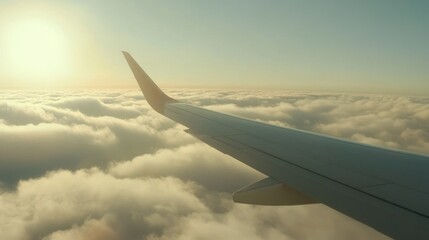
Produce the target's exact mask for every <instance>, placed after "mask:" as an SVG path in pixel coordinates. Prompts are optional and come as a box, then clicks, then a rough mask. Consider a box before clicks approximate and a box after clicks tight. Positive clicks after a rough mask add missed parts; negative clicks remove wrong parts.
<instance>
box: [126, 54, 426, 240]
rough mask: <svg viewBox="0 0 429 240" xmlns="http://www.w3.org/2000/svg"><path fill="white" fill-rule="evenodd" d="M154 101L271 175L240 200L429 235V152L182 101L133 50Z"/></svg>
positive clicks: (138, 74) (398, 233)
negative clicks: (323, 209)
mask: <svg viewBox="0 0 429 240" xmlns="http://www.w3.org/2000/svg"><path fill="white" fill-rule="evenodd" d="M123 53H124V56H125V58H126V60H127V62H128V64H129V66H130V67H131V70H132V72H133V73H134V76H135V78H136V79H137V82H138V83H139V85H140V88H141V90H142V91H143V94H144V95H145V97H146V100H147V101H148V103H149V104H150V105H151V106H152V107H153V109H154V110H156V111H158V112H159V113H161V114H162V115H164V116H166V117H168V118H170V119H172V120H173V121H176V122H178V123H180V124H181V125H184V126H186V127H187V128H189V129H188V130H186V131H187V132H188V133H189V134H191V135H193V136H195V137H196V138H198V139H200V140H201V141H203V142H205V143H207V144H208V145H210V146H212V147H214V148H216V149H217V150H219V151H221V152H223V153H225V154H228V155H230V156H232V157H234V158H236V159H237V160H239V161H241V162H243V163H245V164H247V165H249V166H250V167H252V168H254V169H256V170H258V171H260V172H262V173H264V174H265V175H267V176H268V177H267V178H266V179H263V180H261V181H258V182H256V183H254V184H251V185H249V186H247V187H244V188H243V189H241V190H239V191H237V192H236V193H234V195H233V199H234V201H235V202H240V203H248V204H260V205H299V204H310V203H322V204H325V205H327V206H329V207H331V208H333V209H335V210H337V211H339V212H341V213H343V214H346V215H348V216H350V217H352V218H354V219H356V220H358V221H360V222H362V223H364V224H366V225H368V226H370V227H372V228H374V229H376V230H378V231H380V232H382V233H384V234H386V235H388V236H390V237H392V238H395V239H429V157H428V156H425V155H418V154H413V153H409V152H403V151H397V150H391V149H386V148H381V147H374V146H370V145H365V144H360V143H356V142H352V141H347V140H344V139H339V138H334V137H330V136H325V135H321V134H316V133H312V132H306V131H301V130H297V129H292V128H281V127H277V126H272V125H269V124H264V123H260V122H255V121H251V120H247V119H243V118H240V117H235V116H230V115H226V114H222V113H218V112H214V111H210V110H207V109H203V108H199V107H196V106H192V105H188V104H185V103H181V102H179V101H176V100H174V99H172V98H170V97H168V96H167V95H166V94H165V93H163V92H162V91H161V90H160V89H159V88H158V87H157V86H156V85H155V83H154V82H153V81H152V80H151V79H150V77H149V76H148V75H147V74H146V73H145V72H144V71H143V69H142V68H141V67H140V66H139V65H138V64H137V62H136V61H135V60H134V59H133V58H132V57H131V55H130V54H129V53H127V52H123Z"/></svg>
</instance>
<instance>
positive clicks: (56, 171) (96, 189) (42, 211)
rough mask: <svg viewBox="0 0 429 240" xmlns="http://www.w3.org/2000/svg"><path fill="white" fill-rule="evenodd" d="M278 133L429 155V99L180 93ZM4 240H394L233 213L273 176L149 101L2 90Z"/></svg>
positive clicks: (310, 216)
mask: <svg viewBox="0 0 429 240" xmlns="http://www.w3.org/2000/svg"><path fill="white" fill-rule="evenodd" d="M169 93H170V94H171V95H172V96H174V97H175V98H178V99H183V100H184V101H185V102H190V103H193V104H196V105H199V106H203V107H207V108H209V109H213V110H216V111H221V112H226V113H230V114H234V115H239V116H242V117H246V118H250V119H254V120H257V121H263V122H268V123H271V124H276V125H280V126H290V127H296V128H300V129H305V130H310V131H316V132H321V133H325V134H329V135H334V136H338V137H343V138H347V139H352V140H355V141H360V142H364V143H370V144H376V145H382V146H387V147H392V148H401V149H405V150H409V151H417V152H421V153H429V134H428V133H429V129H428V128H429V127H428V126H427V124H426V123H427V122H428V121H429V107H428V106H429V105H428V103H429V99H427V98H421V97H420V98H417V97H403V96H379V95H352V94H324V93H320V94H319V93H306V92H268V91H217V90H204V89H201V90H183V89H179V90H170V92H169ZM1 94H2V96H3V97H2V100H0V182H1V186H2V187H1V191H0V238H2V239H152V240H155V239H315V238H317V239H362V238H366V239H367V238H371V239H385V237H384V236H383V235H381V234H380V233H377V232H376V231H374V230H372V229H371V228H368V227H367V226H364V225H363V224H360V223H358V222H356V221H354V220H352V219H350V218H348V217H346V216H343V215H341V214H339V213H338V212H336V211H334V210H331V209H329V208H328V207H325V206H323V205H312V206H297V207H261V206H248V205H241V204H234V203H233V202H232V200H231V196H230V193H231V192H233V191H235V190H237V189H238V188H240V187H242V186H244V185H247V184H249V183H251V182H254V181H257V180H259V179H261V178H263V175H262V174H260V173H258V172H257V171H255V170H253V169H250V168H249V167H247V166H245V165H243V164H242V163H240V162H238V161H236V160H234V159H233V158H231V157H229V156H226V155H224V154H222V153H219V152H218V151H216V150H214V149H212V148H210V147H208V146H206V145H204V144H203V143H200V142H199V141H198V140H196V139H194V138H192V137H191V136H189V135H187V134H186V133H184V132H183V131H182V130H183V127H181V126H178V125H177V124H175V123H174V122H172V121H170V120H168V119H166V118H164V117H162V116H160V115H158V114H157V113H156V112H154V111H152V110H151V109H150V108H149V107H148V105H147V104H146V102H145V101H144V98H143V97H142V95H141V93H140V92H139V91H125V90H122V91H59V92H43V91H39V92H37V91H36V92H28V91H3V92H2V93H1Z"/></svg>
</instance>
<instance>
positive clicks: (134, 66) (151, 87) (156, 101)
mask: <svg viewBox="0 0 429 240" xmlns="http://www.w3.org/2000/svg"><path fill="white" fill-rule="evenodd" d="M122 54H123V55H124V57H125V59H126V60H127V62H128V65H129V66H130V68H131V71H132V72H133V74H134V77H135V78H136V80H137V82H138V84H139V86H140V89H141V91H142V92H143V95H144V96H145V98H146V101H147V102H148V103H149V105H150V106H151V107H152V108H153V109H154V110H155V111H157V112H159V113H161V114H163V112H164V104H165V103H168V102H176V100H174V99H173V98H171V97H169V96H167V95H166V94H165V93H164V92H163V91H162V90H161V89H160V88H159V87H158V86H157V85H156V84H155V83H154V82H153V80H152V79H151V78H150V77H149V76H148V75H147V74H146V72H145V71H144V70H143V69H142V68H141V67H140V65H139V64H138V63H137V62H136V61H135V60H134V58H133V57H132V56H131V54H130V53H128V52H127V51H122Z"/></svg>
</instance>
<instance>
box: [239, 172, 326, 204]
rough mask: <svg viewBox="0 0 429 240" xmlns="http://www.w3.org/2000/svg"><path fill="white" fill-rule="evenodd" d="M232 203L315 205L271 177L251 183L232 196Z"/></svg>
mask: <svg viewBox="0 0 429 240" xmlns="http://www.w3.org/2000/svg"><path fill="white" fill-rule="evenodd" d="M232 197H233V200H234V202H237V203H245V204H254V205H271V206H275V205H303V204H313V203H317V202H316V201H315V200H313V199H311V198H309V197H308V196H306V195H304V194H302V193H301V192H298V191H297V190H295V189H293V188H291V187H289V186H287V185H285V184H282V183H279V182H278V181H276V180H274V179H273V178H271V177H267V178H264V179H262V180H260V181H258V182H256V183H252V184H250V185H248V186H246V187H244V188H242V189H240V190H238V191H237V192H235V193H234V194H233V195H232Z"/></svg>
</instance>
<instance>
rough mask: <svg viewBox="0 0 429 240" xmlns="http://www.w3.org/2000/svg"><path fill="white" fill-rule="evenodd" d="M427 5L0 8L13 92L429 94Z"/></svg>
mask: <svg viewBox="0 0 429 240" xmlns="http://www.w3.org/2000/svg"><path fill="white" fill-rule="evenodd" d="M426 7H427V6H426V4H425V3H423V2H412V3H408V2H403V1H389V2H385V3H382V2H373V1H364V2H348V3H345V2H342V1H323V2H316V3H306V2H300V1H272V2H261V1H241V0H237V1H213V2H206V1H204V2H202V1H190V0H188V1H181V2H178V1H163V2H158V1H136V0H131V1H82V0H77V1H67V0H59V1H48V0H45V1H8V0H3V1H1V2H0V14H1V17H0V19H1V22H0V28H1V29H2V31H1V35H0V49H1V52H2V57H1V59H0V61H1V65H0V76H1V79H0V86H1V87H2V88H13V87H21V88H38V87H43V88H45V87H49V86H51V87H57V88H58V87H60V88H82V87H83V88H85V87H102V88H106V87H107V88H112V87H135V83H134V82H133V80H132V75H131V74H130V72H129V71H128V69H127V67H126V64H125V63H124V61H123V59H122V56H121V54H120V51H122V50H127V51H129V52H131V53H132V54H133V55H134V56H135V57H136V59H138V60H139V61H141V63H142V65H143V67H144V68H145V69H146V71H147V72H148V73H149V74H151V75H152V76H153V78H154V79H157V80H158V81H159V82H160V84H161V86H168V87H176V86H180V87H220V88H222V87H227V88H266V89H270V88H281V89H298V90H313V91H319V90H322V91H357V92H373V93H379V92H387V93H405V94H425V93H427V91H429V83H428V82H429V81H428V77H427V76H428V75H429V70H428V68H427V67H426V66H427V64H428V62H429V50H428V48H427V47H426V43H427V42H428V41H429V33H428V28H427V24H428V20H429V17H428V16H427V14H426V11H425V10H424V9H426Z"/></svg>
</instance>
